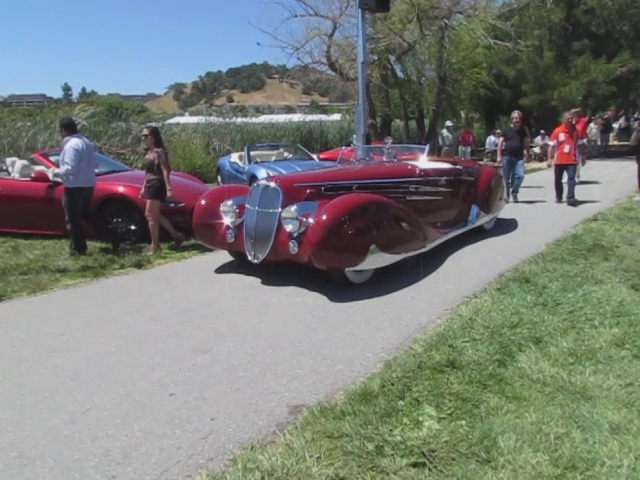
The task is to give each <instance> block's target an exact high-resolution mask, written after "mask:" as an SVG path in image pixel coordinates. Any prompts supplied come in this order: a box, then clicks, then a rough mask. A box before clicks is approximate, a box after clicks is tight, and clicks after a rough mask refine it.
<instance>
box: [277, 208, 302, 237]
mask: <svg viewBox="0 0 640 480" xmlns="http://www.w3.org/2000/svg"><path fill="white" fill-rule="evenodd" d="M280 223H281V224H282V228H284V230H285V231H286V232H287V233H301V232H303V231H304V229H305V228H306V226H307V225H306V221H305V219H304V218H303V217H301V216H300V213H299V212H298V207H297V206H296V205H289V206H288V207H286V208H284V209H283V210H282V212H281V213H280Z"/></svg>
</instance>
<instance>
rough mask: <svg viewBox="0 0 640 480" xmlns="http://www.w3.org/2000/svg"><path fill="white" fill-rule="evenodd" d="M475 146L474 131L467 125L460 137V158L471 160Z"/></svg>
mask: <svg viewBox="0 0 640 480" xmlns="http://www.w3.org/2000/svg"><path fill="white" fill-rule="evenodd" d="M474 146H475V136H474V134H473V131H472V130H471V129H470V128H469V126H468V125H466V124H465V126H464V128H463V129H462V131H461V132H460V134H459V135H458V156H459V157H461V158H469V159H470V158H471V150H473V147H474Z"/></svg>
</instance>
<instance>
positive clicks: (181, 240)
mask: <svg viewBox="0 0 640 480" xmlns="http://www.w3.org/2000/svg"><path fill="white" fill-rule="evenodd" d="M186 239H187V237H185V236H184V234H183V233H180V232H178V234H177V235H176V238H174V239H173V244H174V245H175V246H176V247H178V248H179V247H181V246H182V244H183V243H184V241H185V240H186Z"/></svg>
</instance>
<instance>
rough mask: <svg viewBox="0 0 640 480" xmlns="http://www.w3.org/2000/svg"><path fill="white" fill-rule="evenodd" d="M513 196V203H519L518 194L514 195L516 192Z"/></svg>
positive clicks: (512, 193)
mask: <svg viewBox="0 0 640 480" xmlns="http://www.w3.org/2000/svg"><path fill="white" fill-rule="evenodd" d="M511 196H512V197H513V201H514V202H515V203H518V194H517V193H514V192H511Z"/></svg>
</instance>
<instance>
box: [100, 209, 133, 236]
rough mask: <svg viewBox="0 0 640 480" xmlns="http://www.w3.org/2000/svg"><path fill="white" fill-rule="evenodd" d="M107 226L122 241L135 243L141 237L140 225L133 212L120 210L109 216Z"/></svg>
mask: <svg viewBox="0 0 640 480" xmlns="http://www.w3.org/2000/svg"><path fill="white" fill-rule="evenodd" d="M107 228H108V229H109V232H111V235H112V237H113V238H114V239H116V240H117V241H118V242H120V243H135V242H136V241H137V240H138V238H139V237H140V226H139V225H138V222H137V219H136V218H135V215H134V214H132V213H131V212H127V211H122V210H118V211H115V212H112V213H111V214H110V215H108V217H107Z"/></svg>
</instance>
